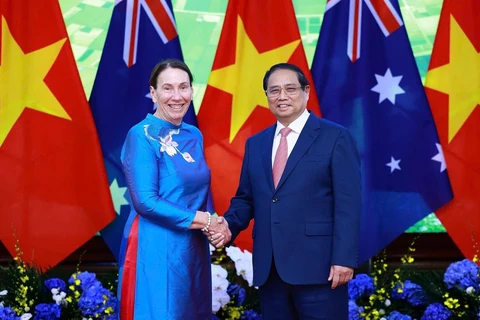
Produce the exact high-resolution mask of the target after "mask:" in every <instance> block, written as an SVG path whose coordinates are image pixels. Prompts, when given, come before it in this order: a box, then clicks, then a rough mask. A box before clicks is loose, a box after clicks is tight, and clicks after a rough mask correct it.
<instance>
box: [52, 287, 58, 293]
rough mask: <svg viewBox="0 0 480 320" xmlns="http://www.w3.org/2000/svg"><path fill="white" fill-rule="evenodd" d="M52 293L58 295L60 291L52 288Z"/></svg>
mask: <svg viewBox="0 0 480 320" xmlns="http://www.w3.org/2000/svg"><path fill="white" fill-rule="evenodd" d="M50 291H51V292H52V294H58V292H59V290H58V289H57V288H52V290H50Z"/></svg>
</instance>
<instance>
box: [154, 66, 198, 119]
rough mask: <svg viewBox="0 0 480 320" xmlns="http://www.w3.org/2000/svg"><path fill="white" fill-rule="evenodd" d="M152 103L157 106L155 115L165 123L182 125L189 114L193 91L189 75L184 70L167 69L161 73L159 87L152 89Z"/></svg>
mask: <svg viewBox="0 0 480 320" xmlns="http://www.w3.org/2000/svg"><path fill="white" fill-rule="evenodd" d="M150 94H151V95H152V101H153V102H154V103H156V104H157V111H156V112H155V114H156V115H157V116H158V117H159V118H160V119H163V120H165V121H168V122H170V123H173V124H174V125H180V124H181V123H182V119H183V116H184V115H185V113H187V110H188V107H189V106H190V101H192V94H193V90H192V87H191V86H190V79H189V77H188V74H187V73H186V72H185V71H183V70H182V69H175V68H167V69H165V70H163V71H162V72H160V74H159V75H158V78H157V87H156V88H154V87H150Z"/></svg>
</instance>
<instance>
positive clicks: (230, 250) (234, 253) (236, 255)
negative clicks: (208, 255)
mask: <svg viewBox="0 0 480 320" xmlns="http://www.w3.org/2000/svg"><path fill="white" fill-rule="evenodd" d="M225 252H226V253H227V256H229V257H230V259H232V261H233V262H236V261H237V260H238V259H241V258H242V257H243V252H242V250H241V249H240V248H239V247H235V246H230V247H227V248H225Z"/></svg>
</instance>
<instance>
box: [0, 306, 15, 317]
mask: <svg viewBox="0 0 480 320" xmlns="http://www.w3.org/2000/svg"><path fill="white" fill-rule="evenodd" d="M0 319H2V320H20V317H18V316H17V314H16V313H15V311H13V310H12V308H10V307H2V306H0Z"/></svg>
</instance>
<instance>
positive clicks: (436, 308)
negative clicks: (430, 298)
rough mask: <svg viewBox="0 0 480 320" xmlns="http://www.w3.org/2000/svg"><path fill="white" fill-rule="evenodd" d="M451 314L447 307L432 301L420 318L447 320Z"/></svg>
mask: <svg viewBox="0 0 480 320" xmlns="http://www.w3.org/2000/svg"><path fill="white" fill-rule="evenodd" d="M451 316H452V314H451V313H450V311H449V310H448V309H447V307H444V306H443V305H441V304H440V303H432V304H431V305H429V306H428V307H427V309H426V310H425V312H424V313H423V316H422V318H421V320H447V319H449V318H450V317H451Z"/></svg>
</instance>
